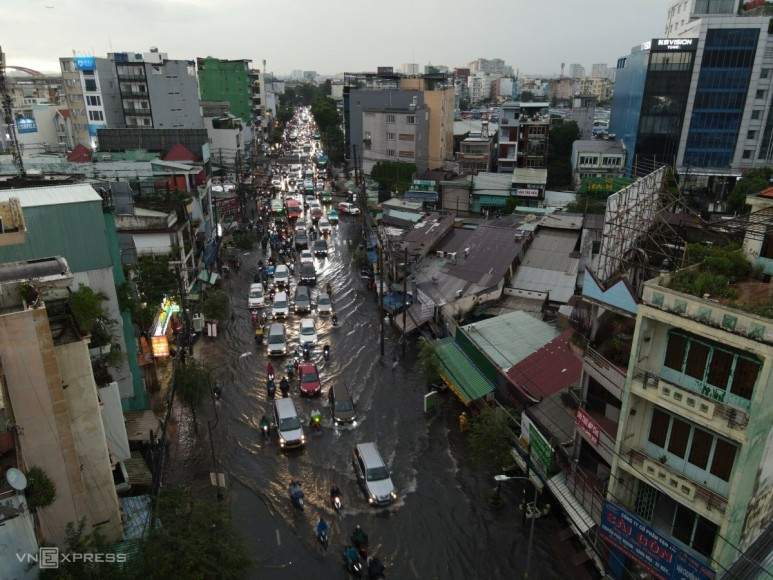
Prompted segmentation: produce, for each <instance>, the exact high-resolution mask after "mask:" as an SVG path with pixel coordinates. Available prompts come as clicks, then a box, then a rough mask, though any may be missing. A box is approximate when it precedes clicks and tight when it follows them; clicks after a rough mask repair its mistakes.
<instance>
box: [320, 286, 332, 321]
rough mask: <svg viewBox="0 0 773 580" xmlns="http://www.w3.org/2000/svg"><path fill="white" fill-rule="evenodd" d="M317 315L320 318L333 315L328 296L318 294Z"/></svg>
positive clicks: (321, 293) (322, 293)
mask: <svg viewBox="0 0 773 580" xmlns="http://www.w3.org/2000/svg"><path fill="white" fill-rule="evenodd" d="M317 314H319V315H320V316H323V315H325V316H326V315H329V314H333V302H332V301H331V300H330V295H328V294H326V293H324V292H320V294H319V296H317Z"/></svg>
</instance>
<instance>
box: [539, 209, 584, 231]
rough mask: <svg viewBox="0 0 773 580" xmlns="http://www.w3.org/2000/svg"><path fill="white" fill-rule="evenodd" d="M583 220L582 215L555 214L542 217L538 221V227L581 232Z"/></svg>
mask: <svg viewBox="0 0 773 580" xmlns="http://www.w3.org/2000/svg"><path fill="white" fill-rule="evenodd" d="M583 219H584V218H583V215H582V214H577V213H564V212H556V213H552V214H550V215H546V216H545V217H543V218H542V220H540V225H541V226H543V227H546V228H556V229H562V230H581V229H582V224H583Z"/></svg>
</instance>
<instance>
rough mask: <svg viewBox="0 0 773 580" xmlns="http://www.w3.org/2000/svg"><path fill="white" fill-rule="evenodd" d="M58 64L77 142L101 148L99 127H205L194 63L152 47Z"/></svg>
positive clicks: (64, 61)
mask: <svg viewBox="0 0 773 580" xmlns="http://www.w3.org/2000/svg"><path fill="white" fill-rule="evenodd" d="M59 63H60V66H61V68H62V77H63V79H64V91H65V98H66V101H67V106H68V108H69V109H70V116H71V119H72V124H73V128H74V130H75V135H74V140H75V142H76V144H77V143H80V144H82V145H85V146H86V147H88V148H89V149H97V148H98V143H97V130H98V129H103V128H124V127H143V128H156V129H201V128H203V127H204V121H203V120H202V117H201V113H200V111H199V87H198V82H197V79H196V67H195V65H194V63H193V61H190V60H171V59H169V57H168V55H167V54H166V53H161V52H158V49H156V48H151V49H150V52H146V53H130V52H115V53H109V54H108V55H107V58H99V57H93V56H92V57H66V58H60V59H59Z"/></svg>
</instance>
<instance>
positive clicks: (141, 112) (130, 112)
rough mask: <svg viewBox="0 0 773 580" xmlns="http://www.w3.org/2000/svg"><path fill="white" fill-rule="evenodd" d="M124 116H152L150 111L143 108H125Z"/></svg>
mask: <svg viewBox="0 0 773 580" xmlns="http://www.w3.org/2000/svg"><path fill="white" fill-rule="evenodd" d="M123 113H124V115H151V114H152V113H151V112H150V109H143V108H141V107H124V109H123Z"/></svg>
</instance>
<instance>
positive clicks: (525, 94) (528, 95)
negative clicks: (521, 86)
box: [520, 91, 535, 103]
mask: <svg viewBox="0 0 773 580" xmlns="http://www.w3.org/2000/svg"><path fill="white" fill-rule="evenodd" d="M520 99H521V102H522V103H531V102H532V101H534V100H535V99H534V93H532V92H531V91H521V97H520Z"/></svg>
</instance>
